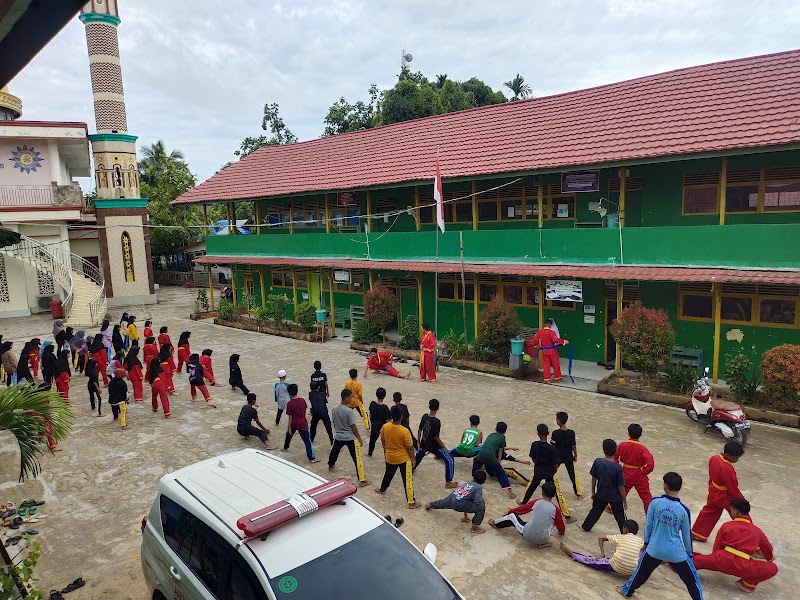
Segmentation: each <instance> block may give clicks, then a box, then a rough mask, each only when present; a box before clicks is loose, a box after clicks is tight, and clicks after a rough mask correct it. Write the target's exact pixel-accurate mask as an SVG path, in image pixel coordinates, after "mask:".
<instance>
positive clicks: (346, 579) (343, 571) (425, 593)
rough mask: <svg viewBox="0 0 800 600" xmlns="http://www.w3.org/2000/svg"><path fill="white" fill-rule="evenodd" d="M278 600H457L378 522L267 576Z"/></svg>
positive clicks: (415, 553) (426, 564)
mask: <svg viewBox="0 0 800 600" xmlns="http://www.w3.org/2000/svg"><path fill="white" fill-rule="evenodd" d="M270 585H271V586H272V589H273V590H274V591H275V597H276V598H278V600H319V598H331V597H336V598H347V600H374V599H375V598H381V600H408V599H409V598H425V599H426V600H460V599H461V596H459V595H458V593H457V592H456V591H455V590H454V589H453V588H452V587H450V585H449V584H448V583H447V581H445V579H444V578H443V577H442V575H441V574H440V573H439V571H437V570H436V568H435V567H434V566H433V565H432V564H431V563H430V562H429V561H428V559H427V558H425V556H423V555H422V554H421V553H420V552H419V551H417V549H416V548H414V547H413V546H412V545H411V544H410V543H408V542H406V540H404V539H401V538H400V535H399V534H398V533H397V532H396V531H395V529H394V527H393V526H392V525H391V524H389V523H384V524H382V525H380V526H378V527H376V528H375V529H373V530H372V531H370V532H368V533H366V534H364V535H362V536H361V537H359V538H356V539H354V540H353V541H351V542H348V543H347V544H345V545H344V546H341V547H339V548H337V549H336V550H334V551H333V552H329V553H328V554H325V555H323V556H320V557H319V558H317V559H315V560H312V561H311V562H309V563H306V564H304V565H302V566H300V567H298V568H296V569H294V570H292V571H289V572H288V573H282V574H281V575H279V576H277V577H274V578H271V579H270Z"/></svg>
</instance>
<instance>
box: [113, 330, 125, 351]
mask: <svg viewBox="0 0 800 600" xmlns="http://www.w3.org/2000/svg"><path fill="white" fill-rule="evenodd" d="M111 347H112V348H113V349H114V352H121V351H123V350H125V340H123V339H122V332H121V331H120V326H119V325H114V332H113V333H112V334H111Z"/></svg>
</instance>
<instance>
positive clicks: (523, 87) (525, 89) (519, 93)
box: [503, 73, 533, 100]
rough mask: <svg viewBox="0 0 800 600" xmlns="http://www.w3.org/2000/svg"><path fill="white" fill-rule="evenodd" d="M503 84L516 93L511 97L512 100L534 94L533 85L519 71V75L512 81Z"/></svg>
mask: <svg viewBox="0 0 800 600" xmlns="http://www.w3.org/2000/svg"><path fill="white" fill-rule="evenodd" d="M503 85H504V86H505V87H507V88H508V89H509V90H511V92H512V93H513V94H514V97H513V98H511V99H512V100H521V99H525V98H530V97H531V96H532V95H533V90H531V86H529V85H528V84H527V83H525V78H524V77H523V76H522V75H520V74H519V73H517V76H516V77H514V79H512V80H511V81H506V82H505V83H504V84H503Z"/></svg>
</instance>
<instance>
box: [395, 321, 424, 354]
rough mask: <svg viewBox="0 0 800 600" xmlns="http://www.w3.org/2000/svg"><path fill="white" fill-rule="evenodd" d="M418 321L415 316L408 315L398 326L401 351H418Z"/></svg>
mask: <svg viewBox="0 0 800 600" xmlns="http://www.w3.org/2000/svg"><path fill="white" fill-rule="evenodd" d="M419 342H420V339H419V319H418V318H417V316H416V315H409V316H407V317H406V318H405V320H404V321H403V324H402V325H401V326H400V343H399V346H400V347H401V348H402V349H403V350H418V349H419Z"/></svg>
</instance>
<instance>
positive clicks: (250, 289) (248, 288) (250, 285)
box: [244, 275, 256, 298]
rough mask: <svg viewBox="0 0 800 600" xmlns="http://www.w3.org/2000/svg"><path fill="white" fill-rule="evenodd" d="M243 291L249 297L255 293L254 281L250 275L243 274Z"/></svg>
mask: <svg viewBox="0 0 800 600" xmlns="http://www.w3.org/2000/svg"><path fill="white" fill-rule="evenodd" d="M244 293H245V295H247V296H250V297H251V298H252V297H254V296H255V294H256V286H255V283H254V282H253V276H252V275H245V276H244Z"/></svg>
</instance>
